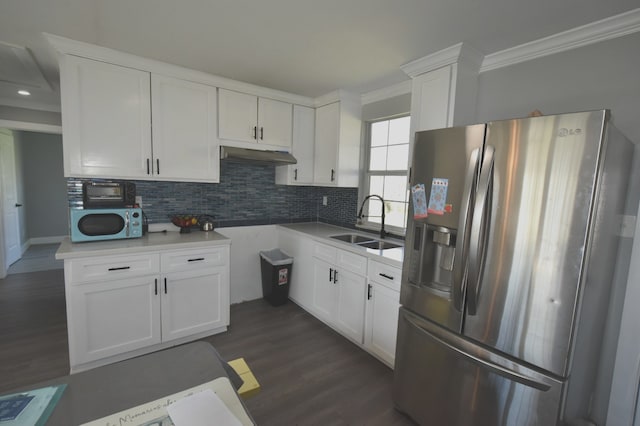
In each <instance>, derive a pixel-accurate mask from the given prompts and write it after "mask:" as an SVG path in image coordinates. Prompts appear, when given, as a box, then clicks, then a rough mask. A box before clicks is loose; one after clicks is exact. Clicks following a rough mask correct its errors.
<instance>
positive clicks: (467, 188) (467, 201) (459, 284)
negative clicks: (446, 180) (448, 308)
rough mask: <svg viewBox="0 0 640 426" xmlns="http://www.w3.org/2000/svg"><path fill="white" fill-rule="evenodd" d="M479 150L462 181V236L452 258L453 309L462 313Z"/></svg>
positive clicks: (459, 233)
mask: <svg viewBox="0 0 640 426" xmlns="http://www.w3.org/2000/svg"><path fill="white" fill-rule="evenodd" d="M479 154H480V148H476V149H474V150H473V151H471V156H470V157H469V165H468V166H467V175H466V177H465V179H464V190H463V194H462V206H460V223H458V235H460V236H462V238H461V239H460V240H458V241H459V242H458V243H457V244H456V249H455V253H454V256H453V262H454V263H453V307H454V308H455V309H456V310H458V312H462V304H463V302H464V297H463V295H464V292H465V290H466V281H467V280H466V276H465V275H464V271H465V265H466V264H467V256H468V253H469V231H470V230H471V226H470V225H471V224H470V222H471V217H472V215H471V213H472V210H471V207H472V205H473V193H474V192H475V186H476V185H475V182H476V176H477V175H478V162H479V161H478V160H479Z"/></svg>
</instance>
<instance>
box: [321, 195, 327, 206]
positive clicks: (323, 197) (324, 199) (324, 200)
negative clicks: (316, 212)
mask: <svg viewBox="0 0 640 426" xmlns="http://www.w3.org/2000/svg"><path fill="white" fill-rule="evenodd" d="M327 198H328V197H327V196H326V195H323V196H322V205H323V206H326V205H327Z"/></svg>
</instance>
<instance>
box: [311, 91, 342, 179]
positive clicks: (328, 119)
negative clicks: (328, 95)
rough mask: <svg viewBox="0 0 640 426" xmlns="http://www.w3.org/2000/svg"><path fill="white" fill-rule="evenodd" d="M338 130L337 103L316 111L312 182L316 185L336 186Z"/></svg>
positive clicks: (338, 106)
mask: <svg viewBox="0 0 640 426" xmlns="http://www.w3.org/2000/svg"><path fill="white" fill-rule="evenodd" d="M339 129H340V103H339V102H336V103H332V104H329V105H325V106H322V107H320V108H317V109H316V137H315V147H314V166H313V180H314V182H315V183H316V184H322V185H335V184H336V173H337V164H338V140H339V136H340V135H339Z"/></svg>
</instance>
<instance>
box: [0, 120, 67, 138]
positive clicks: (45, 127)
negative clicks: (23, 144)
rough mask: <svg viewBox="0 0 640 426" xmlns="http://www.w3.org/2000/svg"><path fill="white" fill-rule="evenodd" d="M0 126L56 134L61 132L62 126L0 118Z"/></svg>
mask: <svg viewBox="0 0 640 426" xmlns="http://www.w3.org/2000/svg"><path fill="white" fill-rule="evenodd" d="M0 127H4V128H7V129H10V130H23V131H27V132H42V133H55V134H58V135H61V134H62V126H56V125H55V124H41V123H32V122H29V121H16V120H3V119H0Z"/></svg>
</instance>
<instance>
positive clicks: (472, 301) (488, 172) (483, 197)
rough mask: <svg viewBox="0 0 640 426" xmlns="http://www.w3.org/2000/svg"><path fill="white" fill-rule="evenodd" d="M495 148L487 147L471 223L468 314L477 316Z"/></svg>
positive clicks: (489, 221)
mask: <svg viewBox="0 0 640 426" xmlns="http://www.w3.org/2000/svg"><path fill="white" fill-rule="evenodd" d="M494 153H495V148H494V147H492V146H491V145H487V147H486V148H485V153H484V158H483V160H482V168H481V169H480V179H479V182H478V193H477V197H476V201H475V207H474V209H473V220H472V222H471V238H470V240H469V280H470V282H469V291H468V292H467V296H468V302H467V312H468V313H469V315H475V314H476V313H477V311H478V296H479V294H480V283H481V281H482V270H483V266H484V255H485V251H486V248H487V240H488V235H489V224H490V223H491V199H492V197H491V196H492V192H493V159H494Z"/></svg>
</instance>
